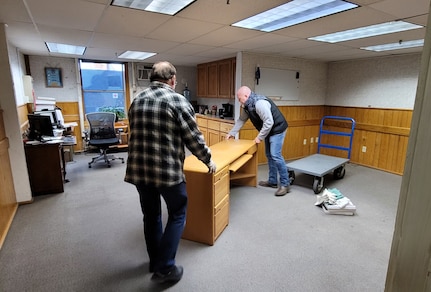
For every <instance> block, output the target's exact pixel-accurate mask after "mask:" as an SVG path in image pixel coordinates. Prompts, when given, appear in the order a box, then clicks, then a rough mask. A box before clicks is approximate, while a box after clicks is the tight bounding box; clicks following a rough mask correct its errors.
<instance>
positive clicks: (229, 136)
mask: <svg viewBox="0 0 431 292" xmlns="http://www.w3.org/2000/svg"><path fill="white" fill-rule="evenodd" d="M230 138H234V137H233V136H232V135H229V134H226V140H229V139H230Z"/></svg>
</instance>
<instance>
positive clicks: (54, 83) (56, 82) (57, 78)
mask: <svg viewBox="0 0 431 292" xmlns="http://www.w3.org/2000/svg"><path fill="white" fill-rule="evenodd" d="M45 78H46V87H63V80H62V79H61V68H45Z"/></svg>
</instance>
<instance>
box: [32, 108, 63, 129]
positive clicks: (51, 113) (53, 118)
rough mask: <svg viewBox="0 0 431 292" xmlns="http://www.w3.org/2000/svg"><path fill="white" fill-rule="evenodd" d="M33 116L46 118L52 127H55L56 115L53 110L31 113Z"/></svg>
mask: <svg viewBox="0 0 431 292" xmlns="http://www.w3.org/2000/svg"><path fill="white" fill-rule="evenodd" d="M33 114H35V115H41V116H48V117H49V118H50V119H51V124H52V125H53V126H57V123H58V122H57V115H56V114H55V110H42V111H35V112H33Z"/></svg>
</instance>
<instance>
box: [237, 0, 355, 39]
mask: <svg viewBox="0 0 431 292" xmlns="http://www.w3.org/2000/svg"><path fill="white" fill-rule="evenodd" d="M356 7H358V5H356V4H352V3H349V2H346V1H342V0H293V1H290V2H289V3H286V4H283V5H280V6H278V7H275V8H273V9H270V10H267V11H265V12H262V13H259V14H257V15H255V16H252V17H249V18H246V19H244V20H241V21H238V22H236V23H234V24H232V26H237V27H242V28H249V29H256V30H260V31H264V32H271V31H274V30H277V29H282V28H286V27H289V26H292V25H295V24H298V23H303V22H306V21H310V20H313V19H317V18H320V17H324V16H328V15H331V14H335V13H338V12H342V11H346V10H349V9H353V8H356Z"/></svg>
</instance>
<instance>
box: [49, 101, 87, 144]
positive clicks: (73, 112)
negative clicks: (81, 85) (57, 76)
mask: <svg viewBox="0 0 431 292" xmlns="http://www.w3.org/2000/svg"><path fill="white" fill-rule="evenodd" d="M56 105H57V106H58V107H59V108H61V113H62V114H63V118H64V122H65V123H71V122H76V123H77V124H78V126H77V127H74V128H73V133H74V136H75V137H76V145H75V146H74V147H73V149H74V151H77V152H79V151H82V150H83V149H84V145H83V140H82V134H81V133H82V131H81V129H82V127H81V122H80V120H79V104H78V102H59V101H57V102H56Z"/></svg>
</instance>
